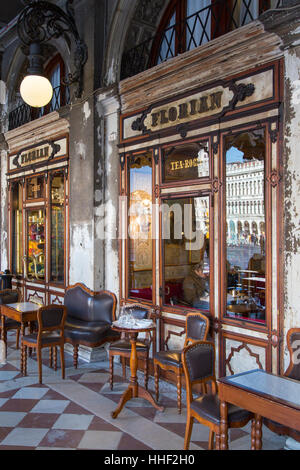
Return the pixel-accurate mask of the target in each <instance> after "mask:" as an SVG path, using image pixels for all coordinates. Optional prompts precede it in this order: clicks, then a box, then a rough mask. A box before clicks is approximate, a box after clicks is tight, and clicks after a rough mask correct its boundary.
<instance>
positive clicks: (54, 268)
mask: <svg viewBox="0 0 300 470" xmlns="http://www.w3.org/2000/svg"><path fill="white" fill-rule="evenodd" d="M50 198H51V225H50V227H51V228H50V230H51V235H50V238H51V250H50V253H51V258H50V259H51V267H50V279H51V281H54V282H63V281H64V266H65V263H64V242H65V236H64V234H65V211H64V200H65V191H64V176H63V175H60V174H59V175H55V176H53V177H52V178H51V189H50Z"/></svg>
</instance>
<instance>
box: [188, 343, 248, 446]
mask: <svg viewBox="0 0 300 470" xmlns="http://www.w3.org/2000/svg"><path fill="white" fill-rule="evenodd" d="M182 364H183V370H184V375H185V381H186V401H187V422H186V430H185V438H184V450H188V449H189V444H190V439H191V434H192V429H193V424H194V419H196V420H197V421H199V422H200V423H201V424H203V425H204V426H208V427H209V429H210V433H209V445H208V447H209V450H212V449H213V448H214V435H216V446H215V447H216V449H217V450H219V449H220V425H221V415H220V401H219V398H218V396H217V382H216V376H215V346H214V344H213V343H211V342H209V341H197V342H195V343H193V344H190V345H189V346H187V347H186V348H184V350H183V352H182ZM208 382H211V385H212V393H211V394H204V395H201V396H199V397H198V398H196V399H194V398H193V390H192V388H193V386H194V385H195V384H204V385H206V384H207V383H208ZM252 418H253V415H252V414H251V413H250V412H248V411H246V410H243V409H241V408H238V407H237V406H235V405H231V404H229V405H228V427H230V428H241V427H243V426H245V425H246V424H247V423H248V421H249V420H250V419H252ZM252 426H254V419H253V421H252Z"/></svg>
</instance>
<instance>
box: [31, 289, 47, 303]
mask: <svg viewBox="0 0 300 470" xmlns="http://www.w3.org/2000/svg"><path fill="white" fill-rule="evenodd" d="M34 299H38V300H41V303H42V304H43V305H44V298H43V296H41V295H39V294H38V292H37V291H34V293H33V294H29V295H28V298H27V300H28V302H34Z"/></svg>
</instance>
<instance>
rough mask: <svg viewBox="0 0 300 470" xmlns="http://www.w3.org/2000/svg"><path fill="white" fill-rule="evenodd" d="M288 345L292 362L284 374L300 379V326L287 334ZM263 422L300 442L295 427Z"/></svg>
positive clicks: (299, 433) (281, 434)
mask: <svg viewBox="0 0 300 470" xmlns="http://www.w3.org/2000/svg"><path fill="white" fill-rule="evenodd" d="M286 342H287V347H288V351H289V355H290V363H289V366H288V368H287V370H286V371H285V373H284V374H283V375H284V376H285V377H289V378H290V379H294V380H299V381H300V328H291V329H290V330H289V331H288V332H287V335H286ZM263 423H264V424H265V425H266V426H267V427H268V428H269V429H270V430H271V431H273V432H275V433H276V434H279V435H280V436H288V437H291V438H293V439H295V441H298V442H300V432H299V431H296V430H295V429H292V428H289V427H287V426H284V425H283V424H279V423H276V422H275V421H272V420H270V419H267V418H264V419H263Z"/></svg>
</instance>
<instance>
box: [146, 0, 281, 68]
mask: <svg viewBox="0 0 300 470" xmlns="http://www.w3.org/2000/svg"><path fill="white" fill-rule="evenodd" d="M277 3H278V1H277V0H275V1H273V0H225V1H224V0H171V1H170V3H169V5H168V7H167V9H166V12H165V14H164V16H163V18H162V21H161V23H160V25H159V28H158V35H157V38H156V40H155V41H154V44H153V52H152V65H155V64H159V63H161V62H163V61H165V60H167V59H169V58H171V57H175V56H176V55H178V54H180V53H182V52H186V51H190V50H192V49H194V48H195V47H198V46H201V45H203V44H205V43H207V42H208V41H211V40H212V39H215V38H217V37H219V36H222V35H223V34H225V33H227V32H229V31H232V30H234V29H236V28H239V27H240V26H244V25H246V24H248V23H250V22H251V21H253V20H255V19H256V18H258V16H259V15H260V14H261V13H262V12H263V11H265V10H268V9H269V8H270V7H272V8H274V7H276V6H277Z"/></svg>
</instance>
